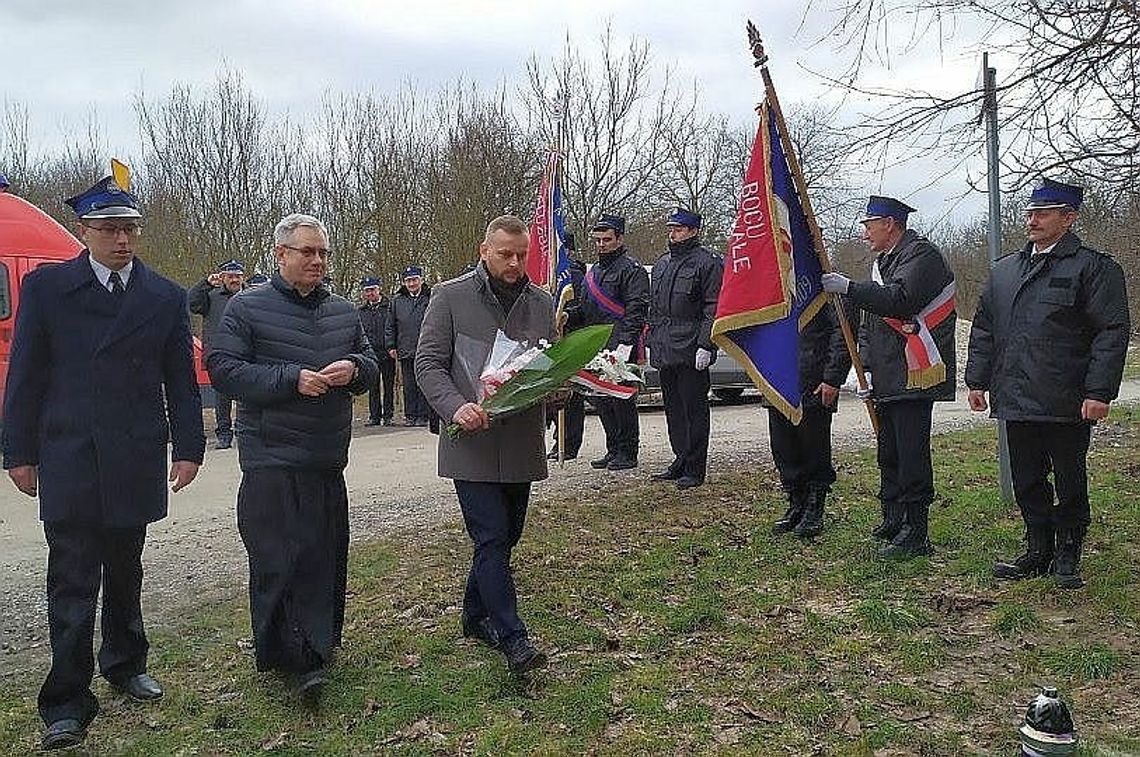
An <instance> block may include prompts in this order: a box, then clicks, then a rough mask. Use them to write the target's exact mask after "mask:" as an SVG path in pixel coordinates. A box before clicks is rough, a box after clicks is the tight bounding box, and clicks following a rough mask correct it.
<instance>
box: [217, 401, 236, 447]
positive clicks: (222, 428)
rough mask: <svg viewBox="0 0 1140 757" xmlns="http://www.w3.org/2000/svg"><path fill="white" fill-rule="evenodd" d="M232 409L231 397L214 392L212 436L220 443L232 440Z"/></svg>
mask: <svg viewBox="0 0 1140 757" xmlns="http://www.w3.org/2000/svg"><path fill="white" fill-rule="evenodd" d="M233 407H234V399H233V397H227V396H226V395H224V394H222V393H221V392H219V391H218V390H217V389H215V390H214V436H216V437H217V439H218V441H220V442H222V441H232V440H233V438H234V427H233Z"/></svg>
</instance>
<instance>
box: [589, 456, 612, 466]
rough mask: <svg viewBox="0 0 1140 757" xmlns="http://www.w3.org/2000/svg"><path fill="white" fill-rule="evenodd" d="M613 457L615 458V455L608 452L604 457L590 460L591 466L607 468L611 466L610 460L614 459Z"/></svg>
mask: <svg viewBox="0 0 1140 757" xmlns="http://www.w3.org/2000/svg"><path fill="white" fill-rule="evenodd" d="M613 459H614V456H613V455H611V454H610V453H608V452H607V453H606V454H605V456H604V457H599V458H598V459H597V460H591V461H590V467H591V468H607V467H609V464H610V460H613Z"/></svg>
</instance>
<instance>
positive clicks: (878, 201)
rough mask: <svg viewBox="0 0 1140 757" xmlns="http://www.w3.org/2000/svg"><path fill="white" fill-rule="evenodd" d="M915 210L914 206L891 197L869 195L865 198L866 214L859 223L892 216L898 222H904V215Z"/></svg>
mask: <svg viewBox="0 0 1140 757" xmlns="http://www.w3.org/2000/svg"><path fill="white" fill-rule="evenodd" d="M915 212H917V211H916V210H915V209H914V208H912V207H911V206H909V205H907V204H906V203H905V202H902V201H901V200H896V199H895V198H893V197H880V196H879V195H871V198H870V199H869V200H867V215H866V217H864V218H863V219H862V220H861V221H860V222H859V223H866V222H867V221H874V220H877V219H879V218H893V219H895V220H896V221H898V222H900V223H906V217H907V216H908V215H910V214H911V213H915Z"/></svg>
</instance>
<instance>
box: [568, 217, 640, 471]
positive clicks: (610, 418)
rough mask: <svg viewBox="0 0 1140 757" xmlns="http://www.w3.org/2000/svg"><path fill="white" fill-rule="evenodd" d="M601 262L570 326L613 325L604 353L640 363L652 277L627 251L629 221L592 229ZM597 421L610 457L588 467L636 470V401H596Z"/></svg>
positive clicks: (609, 220)
mask: <svg viewBox="0 0 1140 757" xmlns="http://www.w3.org/2000/svg"><path fill="white" fill-rule="evenodd" d="M590 238H591V240H592V241H593V242H594V248H595V249H596V250H597V251H598V262H596V263H594V265H593V266H591V267H590V269H589V270H588V271H587V272H586V276H585V278H584V280H583V282H582V286H583V289H584V291H583V293H582V296H581V298H580V300H579V303H580V304H579V306H578V307H576V308H574V309H572V310H569V311H568V316H569V318H568V319H567V322H566V325H567V327H568V328H569V329H571V330H573V329H576V328H581V327H583V326H593V325H596V324H610V323H612V324H613V327H614V328H613V332H612V333H611V335H610V340H609V342H607V343H606V348H607V349H609V350H612V351H613V352H614V353H616V354H617V355H618V356H619V357H621V359H622V360H626V361H629V360H634V359H637V360H641V359H642V355H641V353H642V352H643V348H644V341H643V332H644V330H645V317H646V314H647V313H648V310H649V275H648V274H646V273H645V269H644V268H642V267H641V264H640V263H638V262H637V261H636V260H634V259H633V257H631V256H630V255H629V254H628V253H627V251H626V249H625V242H624V238H625V218H623V217H621V216H618V215H603V216H602V217H601V218H599V219H598V222H597V223H596V224H594V227H593V228H592V229H590ZM591 402H592V403H593V405H594V406H595V407H596V408H597V409H598V417H599V418H600V419H601V421H602V428H603V429H605V432H606V454H605V455H604V456H602V457H601V458H599V459H597V460H594V461H592V462H591V463H590V465H592V466H594V467H595V468H608V469H609V470H629V469H630V468H636V467H637V452H638V447H639V446H640V442H641V434H640V428H639V425H638V419H637V398H636V396H634V397H630V398H629V399H624V400H623V399H617V398H616V397H595V398H593V399H591Z"/></svg>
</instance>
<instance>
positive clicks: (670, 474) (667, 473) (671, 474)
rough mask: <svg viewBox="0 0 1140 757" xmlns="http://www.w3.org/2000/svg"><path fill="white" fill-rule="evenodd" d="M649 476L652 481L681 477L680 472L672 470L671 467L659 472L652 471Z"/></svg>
mask: <svg viewBox="0 0 1140 757" xmlns="http://www.w3.org/2000/svg"><path fill="white" fill-rule="evenodd" d="M650 478H651V479H653V480H654V481H676V480H677V479H679V478H681V472H680V471H678V470H673V469H672V468H666V469H665V470H663V471H661V472H660V473H654V474H653V475H652V476H650Z"/></svg>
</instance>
